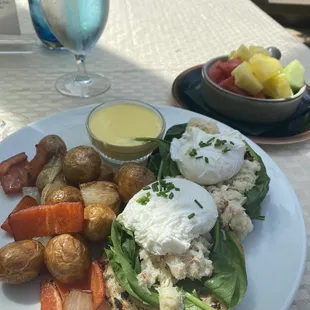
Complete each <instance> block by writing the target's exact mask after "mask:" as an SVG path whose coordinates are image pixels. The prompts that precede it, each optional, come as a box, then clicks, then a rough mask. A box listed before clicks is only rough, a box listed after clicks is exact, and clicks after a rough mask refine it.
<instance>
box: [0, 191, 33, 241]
mask: <svg viewBox="0 0 310 310" xmlns="http://www.w3.org/2000/svg"><path fill="white" fill-rule="evenodd" d="M36 205H38V203H37V201H36V200H35V199H34V198H32V197H30V196H25V197H23V198H22V199H21V200H20V201H19V203H18V204H17V205H16V207H15V208H14V209H13V211H12V212H11V213H10V214H12V213H13V212H17V211H19V210H23V209H27V208H30V207H33V206H36ZM1 228H2V229H3V230H5V231H6V232H7V233H9V234H10V235H13V233H12V230H11V227H10V225H9V221H8V218H7V219H6V220H5V221H4V222H3V224H2V225H1Z"/></svg>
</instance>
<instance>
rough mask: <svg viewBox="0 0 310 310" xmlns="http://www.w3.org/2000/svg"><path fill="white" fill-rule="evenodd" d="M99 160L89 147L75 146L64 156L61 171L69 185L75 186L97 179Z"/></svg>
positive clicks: (97, 155) (93, 150)
mask: <svg viewBox="0 0 310 310" xmlns="http://www.w3.org/2000/svg"><path fill="white" fill-rule="evenodd" d="M100 166H101V158H100V156H99V154H98V153H97V152H96V151H95V149H94V148H92V147H90V146H84V145H81V146H77V147H75V148H73V149H71V150H69V151H68V152H67V153H66V155H65V156H64V160H63V166H62V170H63V173H64V175H65V178H66V180H67V181H69V182H70V183H72V184H74V185H77V184H81V183H86V182H91V181H95V180H97V179H98V177H99V175H100Z"/></svg>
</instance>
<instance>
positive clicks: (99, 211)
mask: <svg viewBox="0 0 310 310" xmlns="http://www.w3.org/2000/svg"><path fill="white" fill-rule="evenodd" d="M115 218H116V215H115V213H114V212H113V211H112V210H111V209H110V208H109V207H108V206H106V205H102V204H93V205H89V206H87V207H86V208H85V209H84V235H85V237H86V238H87V239H88V240H90V241H99V240H104V239H105V238H106V237H108V236H109V235H110V233H111V226H112V222H113V221H114V219H115Z"/></svg>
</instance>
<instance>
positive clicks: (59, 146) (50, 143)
mask: <svg viewBox="0 0 310 310" xmlns="http://www.w3.org/2000/svg"><path fill="white" fill-rule="evenodd" d="M39 145H40V146H41V147H42V148H44V149H45V151H47V153H48V157H49V158H51V157H53V156H55V155H64V154H65V153H66V152H67V146H66V144H65V142H64V140H62V139H61V138H60V137H59V136H57V135H48V136H46V137H44V138H43V139H42V140H41V141H40V142H39Z"/></svg>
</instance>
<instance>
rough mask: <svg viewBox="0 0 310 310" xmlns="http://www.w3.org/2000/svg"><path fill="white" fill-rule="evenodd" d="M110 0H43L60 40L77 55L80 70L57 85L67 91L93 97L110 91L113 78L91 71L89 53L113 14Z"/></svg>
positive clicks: (45, 11) (65, 76)
mask: <svg viewBox="0 0 310 310" xmlns="http://www.w3.org/2000/svg"><path fill="white" fill-rule="evenodd" d="M109 4H110V1H109V0H41V8H42V11H43V13H44V16H45V18H46V21H47V23H48V25H49V28H50V30H51V31H52V32H53V34H54V35H55V37H56V38H57V40H58V41H59V42H60V43H61V44H62V45H63V46H64V47H65V48H67V49H68V50H70V51H71V52H72V53H74V55H75V60H76V63H77V66H78V72H76V73H69V74H66V75H64V76H62V77H60V78H59V79H58V80H57V82H56V89H57V90H58V91H59V92H60V93H61V94H63V95H67V96H73V97H83V98H86V97H93V96H97V95H99V94H102V93H104V92H105V91H107V90H108V89H109V88H110V86H111V82H110V80H109V79H108V78H106V77H105V76H103V75H101V74H98V73H88V72H87V71H86V68H85V57H86V54H88V53H89V52H90V50H91V49H92V48H93V47H94V46H95V44H96V43H97V41H98V40H99V38H100V36H101V34H102V32H103V30H104V28H105V25H106V23H107V19H108V15H109Z"/></svg>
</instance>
